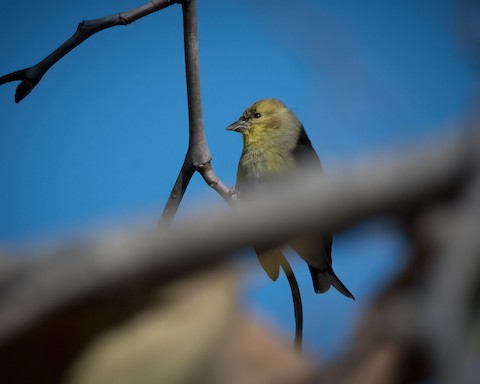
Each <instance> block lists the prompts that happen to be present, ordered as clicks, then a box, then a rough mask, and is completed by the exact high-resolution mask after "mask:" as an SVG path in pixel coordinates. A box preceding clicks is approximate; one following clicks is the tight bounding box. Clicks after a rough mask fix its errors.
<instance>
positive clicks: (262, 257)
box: [226, 98, 355, 305]
mask: <svg viewBox="0 0 480 384" xmlns="http://www.w3.org/2000/svg"><path fill="white" fill-rule="evenodd" d="M226 129H227V130H229V131H234V132H238V133H240V134H241V135H242V138H243V150H242V154H241V156H240V161H239V164H238V170H237V180H236V184H235V187H234V189H235V191H236V193H238V199H239V200H240V201H241V200H242V199H243V198H245V196H248V194H249V193H252V191H253V192H254V191H255V190H256V189H259V188H261V187H262V186H264V185H269V184H271V183H275V180H283V179H286V178H288V177H290V176H292V175H294V174H295V172H296V171H301V170H302V169H305V168H306V167H310V166H314V167H316V168H317V169H318V170H321V168H322V166H321V163H320V159H319V157H318V155H317V153H316V152H315V149H314V148H313V146H312V143H311V141H310V139H309V137H308V135H307V133H306V131H305V129H304V127H303V125H302V123H301V122H300V120H299V119H298V118H297V116H296V115H295V114H294V113H293V112H292V111H291V110H290V109H289V108H288V107H287V106H286V105H285V104H284V103H283V102H281V101H280V100H278V99H274V98H268V99H262V100H259V101H257V102H255V103H253V104H252V105H251V106H250V107H248V108H247V109H246V110H245V111H244V112H243V113H242V114H241V116H240V118H239V119H238V120H237V121H235V122H234V123H233V124H231V125H229V126H228V127H227V128H226ZM286 246H288V247H290V248H291V249H293V250H294V251H295V252H296V253H297V254H298V255H299V256H300V257H301V258H302V259H303V260H304V261H305V262H306V263H307V265H308V268H309V270H310V275H311V278H312V283H313V289H314V291H315V292H316V293H324V292H327V291H328V290H329V288H330V287H331V286H333V287H334V288H335V289H336V290H337V291H339V292H340V293H341V294H343V295H344V296H346V297H348V298H351V299H355V298H354V296H353V295H352V293H351V292H350V291H349V290H348V289H347V287H346V286H345V285H344V284H343V283H342V282H341V281H340V279H339V278H338V277H337V275H336V274H335V272H334V271H333V267H332V235H331V234H327V235H325V234H316V233H306V234H302V235H299V236H297V237H295V238H293V239H291V240H288V243H287V244H280V245H275V246H272V247H263V248H259V247H256V248H254V249H255V252H256V254H257V257H258V259H259V261H260V264H261V266H262V267H263V269H264V270H265V272H266V273H267V275H268V276H269V277H270V278H271V279H272V280H273V281H275V280H277V278H278V276H279V271H280V267H282V268H284V262H285V257H284V255H283V253H282V251H283V248H285V247H286ZM284 270H285V268H284ZM285 273H287V271H286V270H285ZM287 277H288V276H287ZM292 295H293V291H292ZM294 301H295V299H294ZM294 305H295V302H294Z"/></svg>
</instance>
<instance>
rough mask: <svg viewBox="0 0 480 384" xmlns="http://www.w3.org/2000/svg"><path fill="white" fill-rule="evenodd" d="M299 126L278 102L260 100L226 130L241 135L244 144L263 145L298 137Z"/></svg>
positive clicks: (287, 110) (289, 112)
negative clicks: (255, 143) (259, 143)
mask: <svg viewBox="0 0 480 384" xmlns="http://www.w3.org/2000/svg"><path fill="white" fill-rule="evenodd" d="M301 126H302V125H301V123H300V121H298V119H297V117H296V116H295V114H294V113H293V112H292V111H290V110H289V109H288V108H287V107H286V106H285V104H283V103H282V102H281V101H280V100H277V99H262V100H259V101H257V102H256V103H254V104H252V105H251V106H250V107H248V108H247V109H246V110H245V111H244V112H243V113H242V115H241V116H240V118H239V119H238V120H237V121H235V122H234V123H233V124H231V125H229V126H228V127H227V130H229V131H235V132H239V133H241V134H242V135H243V137H244V139H245V141H246V142H259V141H261V142H262V143H263V142H267V141H270V142H271V141H274V142H275V141H279V140H282V141H283V139H285V138H289V137H291V136H298V134H299V133H300V129H301Z"/></svg>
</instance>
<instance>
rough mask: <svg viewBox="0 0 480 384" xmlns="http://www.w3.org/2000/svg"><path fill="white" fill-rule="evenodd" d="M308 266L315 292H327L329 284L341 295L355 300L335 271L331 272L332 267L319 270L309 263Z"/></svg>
mask: <svg viewBox="0 0 480 384" xmlns="http://www.w3.org/2000/svg"><path fill="white" fill-rule="evenodd" d="M308 268H309V269H310V274H311V275H312V281H313V289H315V292H316V293H324V292H327V291H328V289H329V288H330V286H332V285H333V286H334V287H335V289H336V290H337V291H338V292H340V293H341V294H342V295H345V296H347V297H349V298H350V299H353V300H355V297H353V295H352V293H351V292H350V291H349V290H348V288H347V287H346V286H345V285H344V284H343V283H342V282H341V281H340V279H339V278H338V277H337V275H336V274H335V272H333V269H332V267H328V268H327V269H324V270H320V269H318V268H315V267H312V266H311V265H309V266H308Z"/></svg>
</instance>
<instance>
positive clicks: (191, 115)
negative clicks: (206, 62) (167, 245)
mask: <svg viewBox="0 0 480 384" xmlns="http://www.w3.org/2000/svg"><path fill="white" fill-rule="evenodd" d="M182 10H183V36H184V47H185V73H186V79H187V99H188V150H187V154H186V156H185V161H184V162H183V165H182V168H181V170H180V173H179V175H178V177H177V180H176V181H175V184H174V186H173V188H172V191H171V192H170V197H169V198H168V200H167V203H166V205H165V208H164V209H163V212H162V216H161V218H160V226H163V225H168V224H170V223H171V222H172V220H173V218H174V217H175V214H176V212H177V210H178V207H179V206H180V203H181V201H182V198H183V195H184V193H185V191H186V189H187V187H188V183H189V182H190V179H191V178H192V176H193V174H194V173H195V172H196V171H197V172H199V173H200V174H201V175H202V177H203V179H204V180H205V182H206V183H207V184H208V185H209V186H210V187H211V188H213V189H214V190H215V191H216V192H218V193H219V194H220V196H222V197H223V199H225V201H227V202H229V200H230V194H229V189H228V188H227V187H226V186H225V185H224V184H223V183H222V182H221V180H220V179H219V178H218V177H217V175H216V174H215V172H214V171H213V169H212V164H211V161H212V156H211V154H210V150H209V149H208V144H207V138H206V136H205V130H204V128H203V116H202V97H201V94H200V67H199V64H198V31H197V1H196V0H189V1H184V2H182Z"/></svg>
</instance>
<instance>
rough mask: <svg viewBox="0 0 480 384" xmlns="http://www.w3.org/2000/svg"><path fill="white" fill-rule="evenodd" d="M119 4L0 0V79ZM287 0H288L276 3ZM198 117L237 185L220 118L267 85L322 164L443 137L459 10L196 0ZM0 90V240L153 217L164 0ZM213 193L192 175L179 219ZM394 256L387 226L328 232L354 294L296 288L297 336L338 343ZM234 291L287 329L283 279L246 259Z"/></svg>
mask: <svg viewBox="0 0 480 384" xmlns="http://www.w3.org/2000/svg"><path fill="white" fill-rule="evenodd" d="M140 4H141V1H140V2H137V1H132V0H115V1H113V0H102V1H98V0H96V1H93V0H84V1H82V2H78V1H71V0H70V1H65V0H63V1H60V0H52V1H49V2H42V3H39V2H34V1H24V2H17V1H12V0H6V1H2V2H1V3H0V13H1V14H2V15H3V21H2V23H1V24H0V52H1V57H2V59H1V60H0V73H1V74H5V73H8V72H11V71H14V70H17V69H20V68H23V67H28V66H30V65H33V64H34V63H36V62H37V61H39V60H40V59H42V58H43V57H44V56H45V55H47V54H48V53H50V52H51V51H52V50H53V49H55V48H56V47H57V46H58V45H59V44H60V43H62V42H63V41H64V40H66V39H67V38H68V37H69V36H70V35H71V34H72V33H73V32H74V30H75V28H76V26H77V24H78V22H79V21H81V20H84V19H94V18H97V17H102V16H106V15H109V14H113V13H117V12H119V11H123V10H127V9H130V8H133V7H135V6H138V5H140ZM292 4H294V5H292ZM198 11H199V21H198V22H199V38H200V41H199V46H200V69H201V82H202V97H203V107H204V122H205V129H206V132H207V137H208V140H209V146H210V150H211V152H212V155H213V165H214V168H215V170H216V171H217V173H218V175H219V176H220V177H221V178H222V180H223V181H224V182H225V183H226V184H229V185H233V184H234V182H235V172H236V166H237V162H238V158H239V155H240V151H241V140H240V137H239V136H238V135H235V134H232V133H230V132H226V131H225V130H224V128H225V127H226V126H227V125H228V124H230V123H231V122H232V121H234V120H235V119H236V118H237V117H238V116H239V115H240V113H241V112H242V111H243V109H244V108H246V107H247V106H248V105H249V104H251V103H252V102H254V101H256V100H258V99H260V98H264V97H277V98H279V99H281V100H283V101H284V102H285V103H286V104H287V105H288V106H290V107H291V108H292V109H293V110H294V112H295V113H296V114H297V115H298V117H299V118H300V119H301V121H302V122H303V123H304V126H305V128H306V130H307V132H308V133H309V135H310V138H311V140H312V142H313V144H314V146H315V148H316V149H317V151H318V153H319V155H320V157H321V158H322V161H323V163H324V166H325V168H326V171H327V172H328V171H329V169H335V167H336V166H338V165H339V164H343V165H345V164H350V163H353V164H354V163H355V162H357V161H358V159H364V158H366V157H367V158H368V157H369V154H371V153H375V151H381V152H388V151H389V149H390V148H397V147H398V146H400V147H402V148H404V149H406V151H405V153H406V154H408V148H409V146H411V145H413V144H415V143H418V142H419V141H424V140H425V139H426V138H428V137H430V136H431V135H435V134H441V133H447V132H450V131H452V130H454V129H456V128H455V125H456V124H458V123H459V122H461V120H462V118H463V117H464V116H465V114H466V113H467V112H468V109H469V107H470V106H471V102H472V97H473V91H474V85H475V77H474V73H473V71H472V69H471V68H470V67H469V65H468V61H467V59H466V58H465V56H464V53H463V51H462V50H461V48H460V44H459V42H460V37H459V36H458V34H457V30H458V5H457V4H456V2H454V1H452V0H438V1H435V2H432V1H417V0H403V1H400V0H396V1H389V2H384V1H379V0H374V1H369V2H358V1H353V0H349V1H346V0H344V1H321V0H318V1H313V0H312V1H307V0H305V1H298V2H294V3H293V2H291V1H272V0H265V1H258V0H257V1H254V0H247V1H213V0H199V10H198ZM15 87H16V84H14V83H10V84H7V85H3V86H1V87H0V175H1V181H0V213H1V214H0V241H1V242H3V243H7V244H9V243H24V242H26V241H30V240H32V239H37V240H38V239H44V238H55V237H57V236H59V235H61V236H66V235H71V234H72V233H76V232H77V231H80V232H83V231H87V230H88V229H89V228H92V226H98V225H102V224H105V223H112V222H117V220H125V219H127V220H128V219H130V218H132V217H135V218H139V217H142V218H143V219H146V220H147V221H148V222H151V225H152V226H153V225H155V223H156V220H157V219H158V217H159V215H160V212H161V210H162V207H163V204H164V203H165V201H166V199H167V197H168V193H169V191H170V189H171V186H172V184H173V182H174V180H175V178H176V175H177V173H178V170H179V167H180V165H181V162H182V160H183V157H184V154H185V150H186V144H187V103H186V93H185V79H184V63H183V37H182V20H181V8H180V6H172V7H170V8H168V9H166V10H164V11H161V12H159V13H157V14H154V15H150V16H148V17H146V18H144V19H141V20H139V21H137V22H135V23H134V24H132V25H130V26H128V27H116V28H113V29H109V30H106V31H103V32H101V33H99V34H97V35H96V36H94V37H93V38H91V39H89V40H88V41H87V42H85V43H84V44H82V45H81V46H80V47H78V48H77V49H76V50H74V51H73V52H71V53H70V54H69V55H68V56H67V57H65V58H64V59H63V60H61V61H60V62H59V63H58V64H56V65H55V66H54V67H53V68H52V69H51V70H50V71H49V72H48V73H47V75H46V76H45V77H44V79H43V80H42V82H41V83H40V84H39V85H38V86H37V88H36V89H35V90H34V91H33V92H32V93H31V95H30V96H28V97H27V98H26V99H25V100H24V101H22V102H21V103H20V104H18V105H17V104H15V103H14V102H13V95H14V92H15ZM205 204H218V205H220V204H222V203H221V202H220V199H219V198H218V197H217V196H216V195H215V194H214V192H212V191H210V190H209V189H208V187H207V186H206V185H204V183H203V181H202V180H200V178H199V177H195V178H194V180H193V182H192V184H191V186H190V188H189V190H188V192H187V195H186V198H185V201H184V203H183V205H182V209H181V214H182V215H188V213H189V212H190V210H191V209H200V208H201V206H202V205H205ZM405 252H407V250H406V246H405V244H404V241H403V239H402V237H401V235H400V234H399V233H398V232H397V231H396V230H395V225H393V224H389V225H385V222H375V223H371V224H369V225H366V226H362V227H361V228H356V229H352V230H351V231H348V232H346V233H342V234H339V235H338V236H336V238H335V241H334V253H333V257H334V266H335V269H336V271H337V273H338V275H339V276H340V277H341V278H342V280H343V281H344V282H345V283H346V284H347V286H348V287H349V288H350V290H351V291H352V292H353V293H354V294H355V296H356V297H357V301H356V302H351V301H349V300H347V299H344V298H343V297H341V296H340V295H339V294H337V293H336V292H333V291H332V292H329V293H328V294H326V295H322V296H318V295H315V294H313V293H311V292H310V291H311V287H310V281H309V276H308V272H307V270H306V267H305V265H304V264H303V263H301V262H295V261H294V268H295V269H296V270H297V271H298V273H299V278H300V285H301V287H302V289H303V291H304V295H305V297H304V301H305V303H304V304H305V312H306V313H305V315H306V322H305V328H306V331H305V334H306V343H307V346H309V347H310V348H312V349H313V350H315V351H317V352H319V353H326V354H331V353H333V352H335V351H338V349H339V348H341V345H342V342H343V341H344V340H345V338H346V337H347V336H348V334H349V332H351V328H352V325H353V324H354V321H355V319H356V318H357V316H358V314H359V313H360V312H361V310H362V308H363V307H364V305H365V304H366V303H367V302H368V301H369V300H370V299H371V298H372V297H373V296H374V294H375V292H376V291H377V290H378V286H379V285H381V284H384V282H385V281H386V280H387V279H388V277H389V276H391V275H392V273H394V271H395V270H396V269H398V268H399V267H400V266H401V264H402V261H403V259H402V253H405ZM243 297H244V302H245V304H246V305H247V306H248V307H249V308H250V310H251V311H252V312H254V313H255V314H257V315H259V316H261V317H263V318H266V319H268V320H267V321H269V322H271V323H273V324H274V326H275V327H276V328H277V329H279V330H280V331H281V332H282V333H284V334H285V336H286V337H288V338H290V337H291V336H292V334H293V322H292V314H291V308H290V296H289V293H288V288H287V285H286V283H285V282H284V281H283V280H282V281H279V282H277V283H275V284H274V283H271V282H270V281H269V280H268V278H267V277H266V276H265V275H264V274H263V272H262V271H261V270H260V268H259V267H258V268H256V269H254V270H253V272H252V273H251V274H250V275H249V276H248V277H247V279H246V284H245V289H244V295H243Z"/></svg>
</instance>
